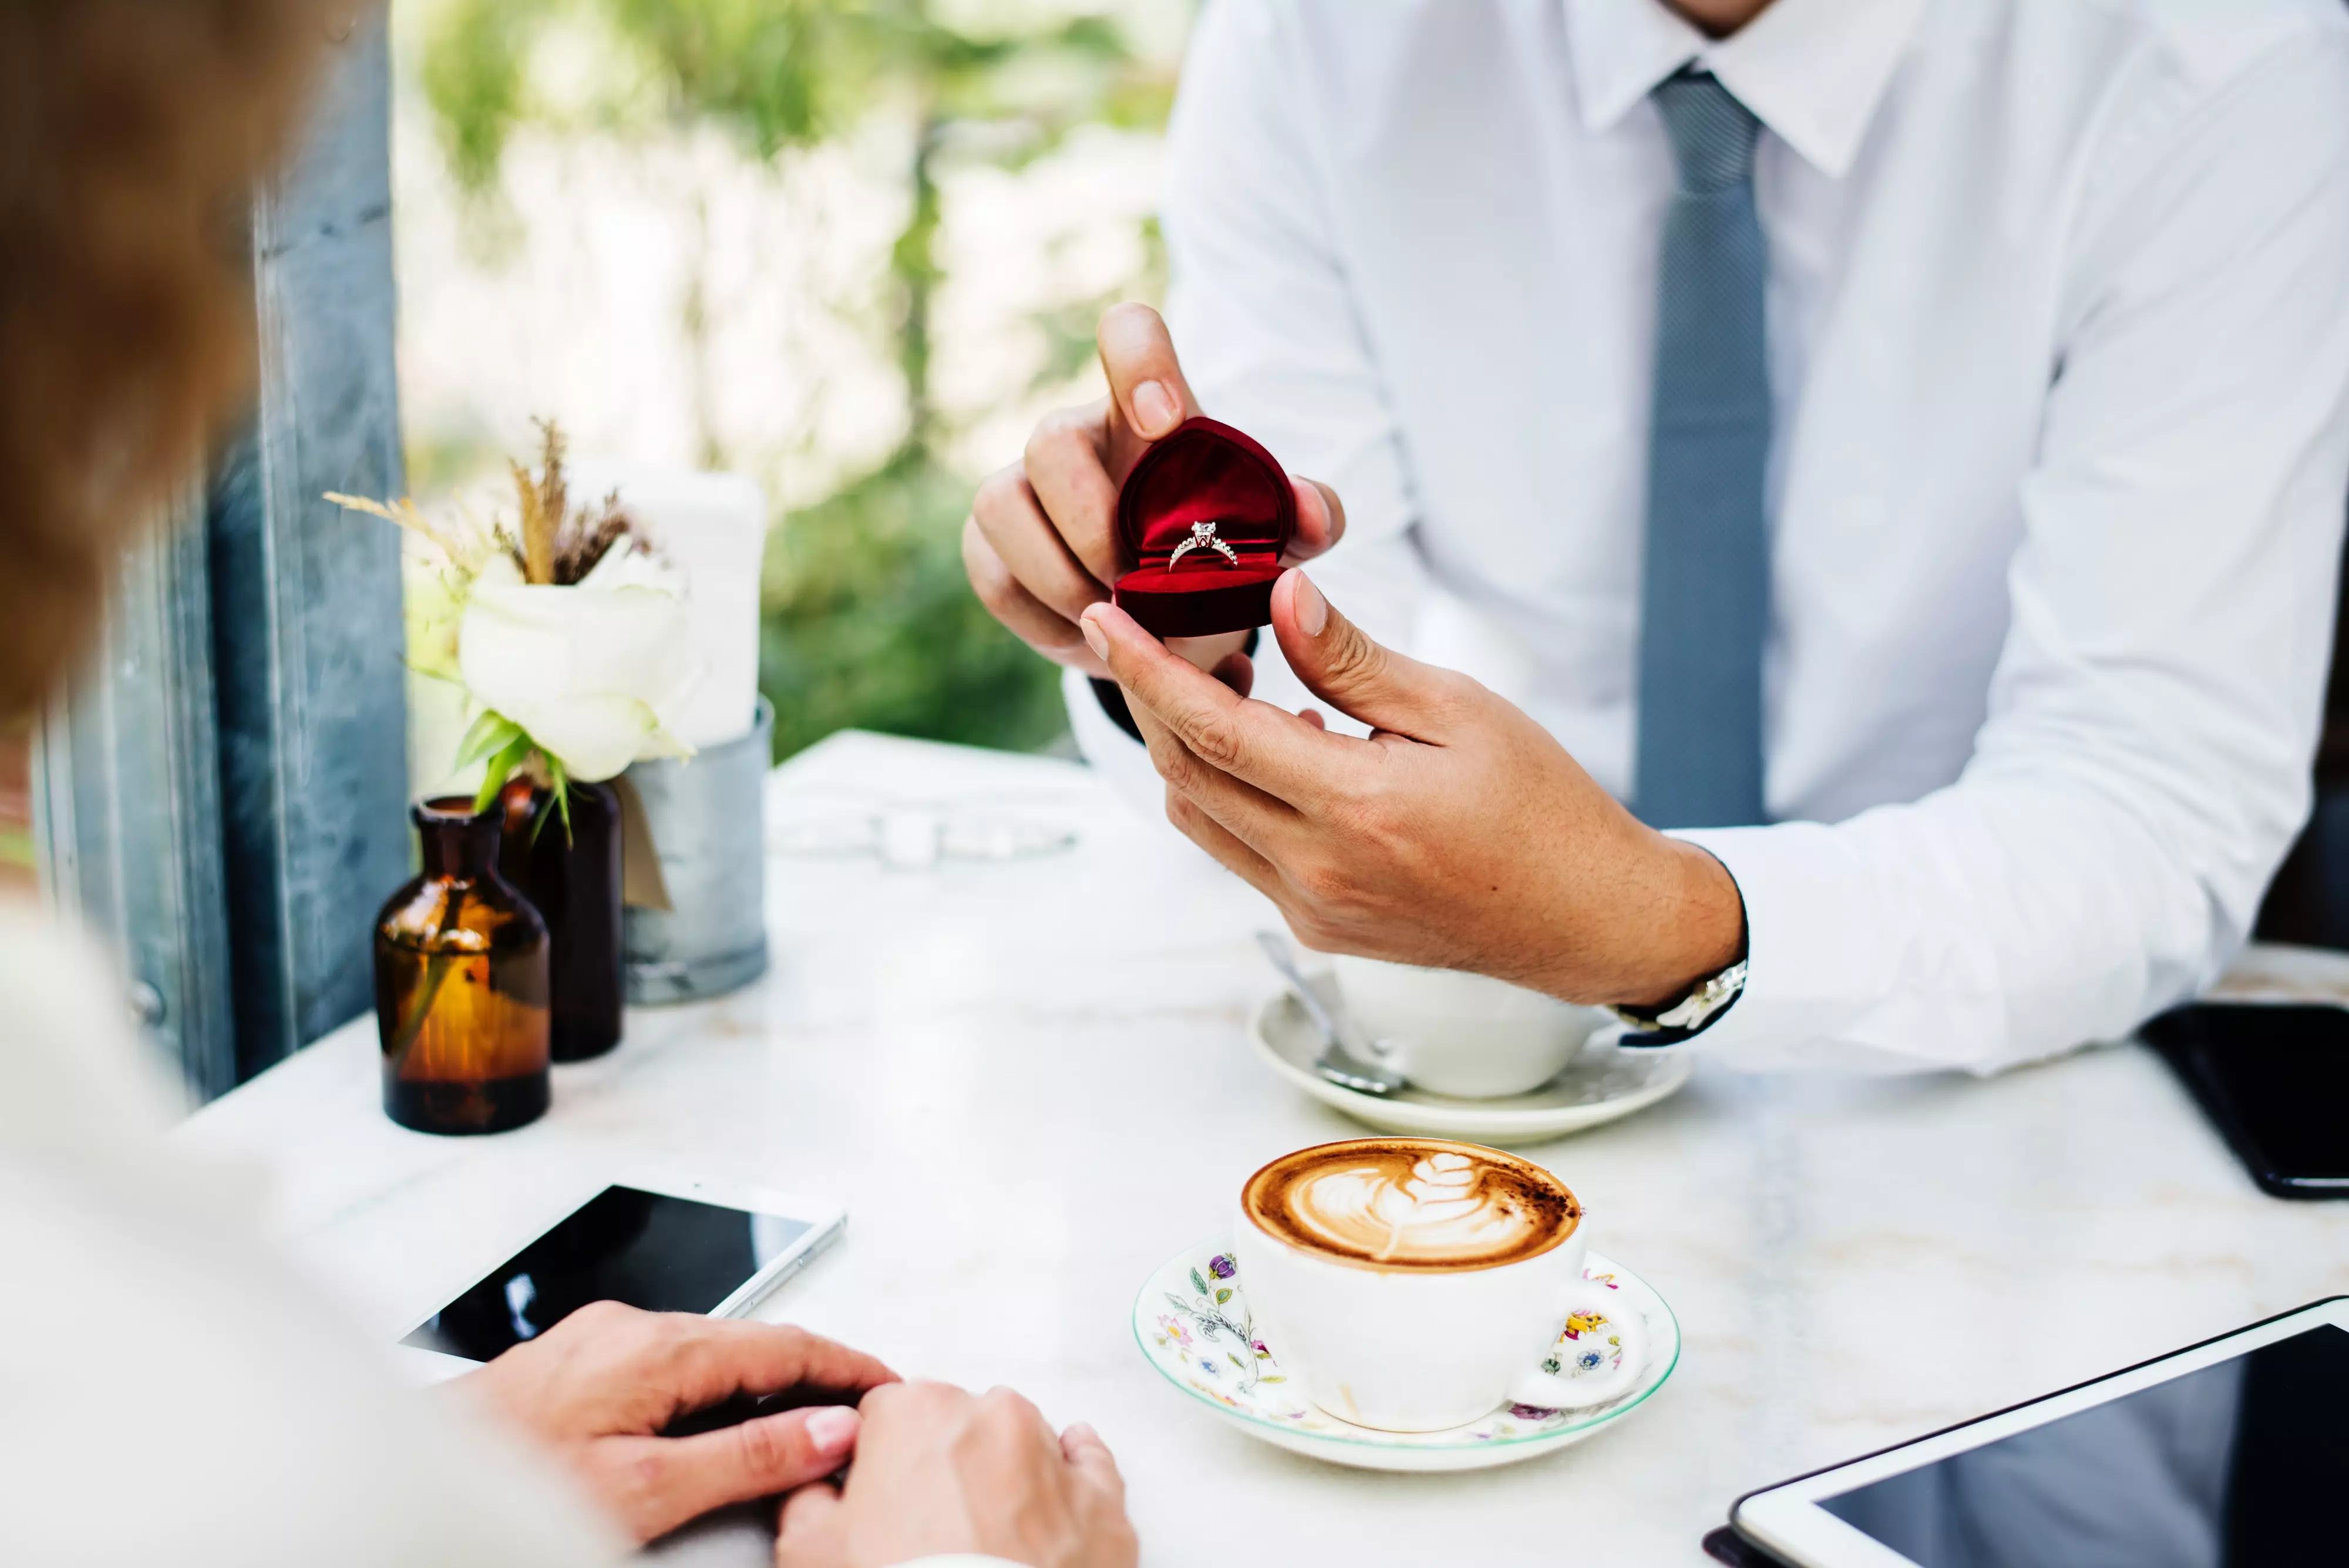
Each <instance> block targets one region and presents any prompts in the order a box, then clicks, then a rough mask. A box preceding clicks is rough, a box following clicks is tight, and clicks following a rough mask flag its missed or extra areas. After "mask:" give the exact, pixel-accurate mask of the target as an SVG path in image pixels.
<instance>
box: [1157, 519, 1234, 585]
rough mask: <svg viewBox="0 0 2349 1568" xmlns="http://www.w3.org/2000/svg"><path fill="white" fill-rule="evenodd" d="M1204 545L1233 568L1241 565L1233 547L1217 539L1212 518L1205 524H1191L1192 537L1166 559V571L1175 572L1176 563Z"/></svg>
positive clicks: (1175, 547) (1176, 546) (1175, 548)
mask: <svg viewBox="0 0 2349 1568" xmlns="http://www.w3.org/2000/svg"><path fill="white" fill-rule="evenodd" d="M1202 545H1204V546H1206V548H1207V549H1210V550H1213V551H1215V552H1216V554H1217V555H1219V556H1222V557H1223V558H1224V559H1225V561H1226V562H1227V563H1229V564H1230V565H1232V566H1238V565H1239V564H1240V558H1239V556H1237V555H1236V554H1235V553H1234V552H1233V550H1232V547H1231V546H1230V545H1227V544H1226V543H1224V541H1222V540H1221V539H1218V538H1216V524H1215V520H1214V519H1212V518H1210V519H1209V520H1207V521H1206V522H1204V523H1194V524H1191V536H1190V537H1189V538H1187V539H1185V540H1184V541H1183V542H1182V543H1181V544H1179V545H1175V546H1174V554H1173V555H1171V556H1167V557H1166V569H1167V570H1168V571H1170V572H1171V571H1173V570H1174V563H1175V562H1177V561H1179V560H1181V559H1182V558H1183V556H1184V554H1185V552H1186V551H1190V550H1196V549H1198V548H1200V547H1201V546H1202Z"/></svg>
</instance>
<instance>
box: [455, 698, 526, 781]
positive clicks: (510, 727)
mask: <svg viewBox="0 0 2349 1568" xmlns="http://www.w3.org/2000/svg"><path fill="white" fill-rule="evenodd" d="M521 733H522V726H521V725H520V724H517V723H515V722H513V721H512V719H509V718H507V717H506V716H505V715H504V714H502V713H499V712H496V711H492V710H490V709H486V708H485V709H483V710H482V711H481V717H480V718H478V719H476V720H474V721H473V727H472V728H471V729H470V730H467V731H466V732H465V738H464V739H463V740H461V741H460V742H457V760H456V761H455V762H454V763H450V767H452V768H462V767H470V766H471V764H473V763H478V762H480V761H481V759H482V758H483V757H486V756H488V755H489V754H490V753H492V752H497V751H502V750H503V749H504V748H505V747H507V746H510V745H512V743H513V738H514V737H515V736H516V735H519V734H521Z"/></svg>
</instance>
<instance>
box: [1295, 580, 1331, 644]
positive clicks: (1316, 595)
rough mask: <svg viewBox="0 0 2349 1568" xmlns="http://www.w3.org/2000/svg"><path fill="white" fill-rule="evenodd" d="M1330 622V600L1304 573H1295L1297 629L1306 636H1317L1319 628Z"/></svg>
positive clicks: (1319, 632) (1319, 633)
mask: <svg viewBox="0 0 2349 1568" xmlns="http://www.w3.org/2000/svg"><path fill="white" fill-rule="evenodd" d="M1329 624H1330V601H1329V600H1328V599H1325V598H1323V597H1321V590H1320V589H1319V588H1317V587H1314V586H1313V579H1312V578H1310V577H1309V576H1306V575H1305V574H1304V573H1302V572H1299V573H1298V574H1297V629H1298V630H1299V631H1301V632H1303V633H1304V634H1305V635H1306V636H1308V637H1319V636H1320V635H1321V628H1323V627H1325V626H1328V625H1329Z"/></svg>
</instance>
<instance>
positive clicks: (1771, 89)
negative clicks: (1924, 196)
mask: <svg viewBox="0 0 2349 1568" xmlns="http://www.w3.org/2000/svg"><path fill="white" fill-rule="evenodd" d="M1925 3H1926V0H1775V3H1774V4H1773V5H1771V6H1770V8H1769V9H1768V10H1766V11H1764V12H1763V13H1762V14H1761V15H1760V16H1756V17H1755V18H1754V20H1753V21H1751V22H1749V23H1747V24H1746V25H1745V26H1744V27H1742V28H1740V29H1739V30H1738V31H1737V32H1735V33H1734V34H1732V35H1731V36H1728V37H1726V38H1723V39H1720V40H1718V41H1716V40H1714V39H1711V38H1708V37H1706V36H1704V35H1703V34H1702V33H1701V32H1699V31H1697V29H1696V28H1694V27H1692V26H1689V24H1688V23H1686V22H1684V21H1682V19H1681V17H1680V16H1679V15H1678V14H1676V13H1675V12H1673V11H1671V10H1670V9H1668V8H1667V7H1666V6H1665V5H1663V3H1662V0H1564V4H1565V5H1566V26H1567V38H1568V47H1569V48H1570V51H1571V54H1572V57H1573V61H1572V63H1573V69H1574V86H1575V96H1576V98H1577V99H1578V100H1579V102H1580V105H1581V109H1582V124H1583V129H1585V130H1589V131H1592V132H1594V133H1596V132H1599V131H1604V130H1609V129H1610V128H1611V127H1613V126H1614V125H1615V124H1616V123H1617V122H1618V121H1619V120H1620V119H1622V118H1623V117H1624V116H1625V115H1626V114H1629V113H1630V111H1631V106H1632V105H1634V104H1636V103H1638V102H1639V101H1640V99H1644V98H1646V97H1647V96H1648V94H1649V93H1650V92H1651V91H1652V90H1654V88H1655V86H1656V84H1657V83H1658V82H1661V81H1662V80H1663V79H1664V78H1666V77H1668V76H1671V74H1672V73H1673V72H1674V71H1676V70H1678V69H1680V68H1681V67H1682V66H1685V65H1687V64H1689V63H1690V62H1691V61H1695V62H1697V63H1699V64H1701V65H1702V66H1704V67H1706V68H1707V69H1709V70H1711V71H1712V72H1713V75H1714V76H1716V77H1718V78H1720V79H1721V85H1722V86H1723V87H1725V88H1728V89H1729V90H1730V91H1731V92H1733V93H1734V94H1736V95H1737V100H1738V101H1739V102H1740V103H1743V104H1744V106H1745V107H1746V108H1748V109H1752V110H1753V111H1754V114H1755V116H1757V117H1758V118H1759V119H1761V121H1762V123H1763V124H1764V125H1765V126H1767V127H1768V128H1769V129H1770V130H1772V131H1773V132H1774V133H1775V134H1776V135H1777V136H1778V138H1779V139H1780V140H1783V141H1785V143H1786V145H1788V146H1789V147H1792V148H1793V149H1794V150H1795V151H1796V152H1797V153H1799V154H1800V155H1801V156H1802V158H1803V160H1804V161H1806V162H1807V163H1809V164H1811V165H1812V166H1813V167H1815V168H1816V169H1817V170H1818V171H1820V172H1821V173H1824V174H1826V175H1827V176H1829V177H1830V178H1841V177H1842V175H1843V173H1844V171H1847V170H1848V169H1849V168H1850V167H1851V163H1852V160H1853V159H1854V158H1855V157H1857V155H1858V152H1859V142H1860V138H1861V137H1863V136H1864V135H1866V134H1867V131H1868V120H1869V119H1870V118H1871V117H1872V116H1873V115H1874V114H1875V112H1876V106H1877V103H1878V100H1879V99H1882V98H1883V96H1884V88H1885V87H1886V85H1887V84H1888V83H1889V82H1890V81H1891V79H1892V73H1893V71H1894V70H1895V69H1896V68H1898V67H1899V64H1900V57H1901V55H1902V53H1903V52H1904V51H1905V50H1906V49H1907V48H1908V47H1909V39H1910V38H1911V37H1912V36H1915V34H1916V31H1917V24H1918V21H1919V18H1920V17H1921V16H1923V14H1924V10H1925Z"/></svg>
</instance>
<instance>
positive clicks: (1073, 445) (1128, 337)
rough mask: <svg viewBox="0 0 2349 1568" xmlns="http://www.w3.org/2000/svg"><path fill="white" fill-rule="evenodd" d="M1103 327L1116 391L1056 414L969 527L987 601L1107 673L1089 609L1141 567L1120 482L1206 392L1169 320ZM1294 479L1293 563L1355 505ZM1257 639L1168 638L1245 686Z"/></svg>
mask: <svg viewBox="0 0 2349 1568" xmlns="http://www.w3.org/2000/svg"><path fill="white" fill-rule="evenodd" d="M1097 336H1098V337H1099V341H1100V345H1101V361H1102V369H1103V370H1104V371H1106V372H1107V373H1108V376H1109V396H1108V397H1106V398H1103V399H1102V400H1099V401H1098V402H1093V403H1088V404H1086V405H1085V406H1084V407H1082V408H1078V409H1063V410H1061V411H1060V412H1058V413H1056V414H1050V415H1048V416H1046V418H1045V419H1044V421H1043V422H1042V423H1040V424H1039V425H1038V426H1037V427H1036V433H1035V434H1034V435H1032V436H1030V437H1029V438H1028V450H1027V451H1026V452H1024V453H1022V454H1021V456H1020V459H1019V462H1015V463H1013V464H1012V465H1011V466H1010V467H1009V468H1007V469H1005V470H1004V471H1003V472H1000V473H998V474H996V475H995V476H994V477H992V478H990V479H989V480H988V482H987V483H984V484H982V485H980V486H979V487H978V496H977V497H976V498H974V499H973V500H972V502H971V506H970V518H969V520H968V522H966V523H965V524H963V526H962V560H963V569H964V570H965V571H966V572H968V574H969V575H970V586H971V587H972V588H973V590H975V591H976V592H977V593H978V599H979V602H980V603H981V604H983V605H985V606H986V607H988V612H989V613H990V614H992V615H993V616H994V617H995V618H996V619H998V620H999V621H1001V622H1002V623H1003V624H1004V625H1005V626H1007V627H1009V628H1011V630H1013V631H1014V632H1016V633H1018V634H1019V637H1020V638H1021V639H1022V640H1024V641H1025V642H1026V643H1027V644H1028V646H1029V647H1030V648H1033V649H1035V650H1036V651H1037V652H1039V653H1040V654H1042V655H1043V656H1044V657H1045V658H1047V659H1051V660H1052V661H1053V662H1054V663H1056V664H1066V665H1069V666H1071V667H1072V668H1074V669H1078V670H1083V671H1084V672H1085V673H1086V674H1088V675H1093V676H1102V677H1106V676H1107V675H1108V674H1109V670H1108V667H1107V666H1106V665H1104V664H1102V661H1101V660H1100V659H1098V658H1096V657H1094V655H1093V652H1092V649H1089V648H1087V647H1086V646H1085V639H1084V637H1083V635H1082V634H1081V632H1080V631H1079V630H1078V628H1077V618H1078V617H1079V616H1081V615H1082V614H1083V613H1084V610H1085V607H1086V606H1087V605H1093V604H1099V603H1101V602H1102V600H1104V599H1106V598H1108V597H1110V585H1111V584H1112V583H1114V582H1116V581H1117V579H1118V576H1119V575H1120V574H1121V573H1122V572H1123V571H1124V570H1125V569H1126V568H1127V567H1129V566H1133V562H1132V561H1130V560H1127V559H1125V558H1124V556H1123V546H1122V545H1120V544H1119V542H1118V537H1117V492H1118V487H1119V486H1120V485H1122V484H1123V483H1125V476H1126V475H1127V474H1128V473H1131V472H1133V465H1134V464H1135V463H1136V462H1140V461H1141V458H1142V454H1143V452H1148V451H1149V450H1150V446H1151V443H1152V442H1153V441H1157V440H1158V439H1160V438H1161V437H1163V436H1164V435H1165V434H1166V433H1167V432H1168V431H1172V430H1173V429H1174V427H1175V426H1177V425H1179V424H1181V423H1182V422H1183V421H1185V420H1186V419H1188V418H1190V417H1191V416H1192V415H1194V414H1195V413H1197V412H1198V411H1199V400H1197V399H1196V398H1195V397H1193V396H1192V395H1191V388H1190V384H1189V383H1188V382H1186V381H1185V380H1184V379H1183V367H1182V366H1181V365H1180V364H1178V363H1177V362H1176V361H1175V358H1174V341H1173V340H1172V339H1171V338H1169V337H1167V335H1166V324H1165V323H1164V321H1161V320H1160V319H1159V318H1158V313H1157V312H1156V311H1154V310H1153V309H1151V308H1150V307H1149V306H1146V305H1121V306H1115V307H1114V308H1112V310H1110V311H1109V312H1108V313H1107V314H1105V315H1104V316H1102V319H1101V327H1100V330H1099V333H1098V335H1097ZM1289 483H1290V484H1291V485H1293V486H1294V487H1295V488H1296V491H1297V534H1296V537H1295V538H1294V539H1293V540H1292V541H1291V543H1290V545H1289V547H1288V554H1287V555H1286V556H1283V557H1282V559H1283V561H1284V562H1286V563H1288V564H1291V565H1293V564H1295V563H1296V562H1299V561H1309V560H1311V559H1312V558H1313V557H1314V556H1319V555H1320V554H1321V553H1322V552H1323V551H1325V550H1327V549H1328V548H1329V547H1330V545H1334V544H1336V543H1337V542H1338V537H1339V535H1341V534H1343V533H1344V532H1345V530H1346V514H1345V511H1344V509H1343V508H1342V507H1340V505H1339V504H1338V497H1337V493H1335V492H1334V491H1332V490H1330V488H1329V486H1327V485H1324V484H1317V483H1314V482H1313V481H1311V480H1309V479H1291V480H1290V481H1289ZM1246 643H1247V633H1246V632H1230V633H1226V634H1225V635H1223V636H1220V637H1177V638H1170V639H1167V643H1166V646H1167V647H1168V648H1170V649H1174V651H1175V652H1176V653H1179V654H1181V655H1182V656H1183V657H1184V658H1185V659H1188V660H1190V662H1191V663H1193V664H1195V665H1196V666H1197V667H1198V668H1200V669H1202V670H1216V671H1218V673H1219V674H1221V675H1222V676H1223V677H1224V679H1225V680H1226V683H1227V684H1230V685H1232V686H1234V688H1235V689H1236V690H1237V691H1243V692H1245V691H1247V681H1248V679H1249V672H1248V671H1247V669H1246V668H1245V666H1246V659H1245V658H1244V657H1242V658H1241V659H1240V660H1239V665H1238V667H1237V668H1236V669H1226V665H1227V664H1229V663H1230V662H1231V660H1232V659H1233V657H1234V656H1235V655H1237V654H1238V653H1239V649H1241V648H1242V647H1243V646H1244V645H1245V644H1246Z"/></svg>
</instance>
